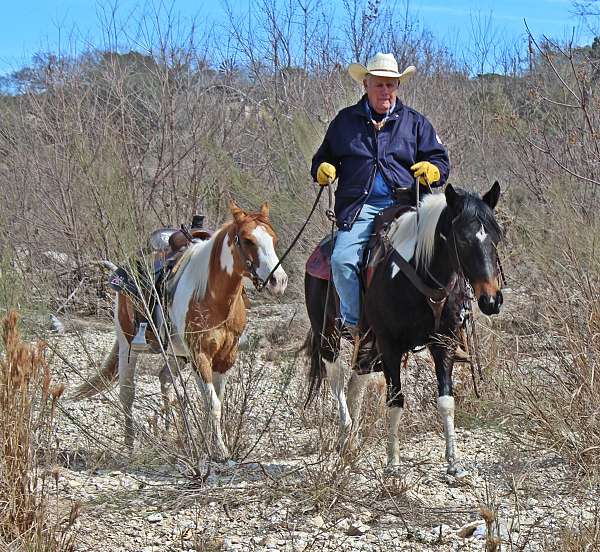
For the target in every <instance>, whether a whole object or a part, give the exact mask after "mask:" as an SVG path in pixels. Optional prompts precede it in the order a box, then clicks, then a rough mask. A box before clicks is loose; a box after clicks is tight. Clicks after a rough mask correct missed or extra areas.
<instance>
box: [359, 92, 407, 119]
mask: <svg viewBox="0 0 600 552" xmlns="http://www.w3.org/2000/svg"><path fill="white" fill-rule="evenodd" d="M366 101H367V95H366V94H363V96H362V98H361V99H360V100H358V102H356V103H355V104H354V105H353V106H352V113H353V114H354V115H359V116H360V117H364V118H365V119H368V118H369V116H368V114H367V110H366V109H365V102H366ZM403 108H404V104H403V103H402V102H401V101H400V100H399V99H398V98H396V105H395V106H394V109H393V110H392V112H391V113H390V116H389V119H396V118H397V116H398V113H399V112H400V111H402V109H403Z"/></svg>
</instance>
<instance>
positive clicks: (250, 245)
mask: <svg viewBox="0 0 600 552" xmlns="http://www.w3.org/2000/svg"><path fill="white" fill-rule="evenodd" d="M242 241H243V242H244V245H245V246H246V247H252V246H253V245H254V242H253V241H252V240H249V239H248V238H244V239H243V240H242Z"/></svg>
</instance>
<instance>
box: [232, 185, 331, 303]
mask: <svg viewBox="0 0 600 552" xmlns="http://www.w3.org/2000/svg"><path fill="white" fill-rule="evenodd" d="M323 188H324V186H321V187H320V189H319V193H318V194H317V197H316V198H315V201H314V203H313V205H312V208H311V210H310V213H308V217H306V220H305V221H304V224H303V225H302V228H300V231H299V232H298V234H296V237H295V238H294V239H293V240H292V243H291V244H290V245H289V246H288V248H287V249H286V250H285V252H284V254H283V255H282V256H281V257H279V261H278V262H277V264H276V265H275V267H274V268H273V269H272V270H271V272H269V274H268V275H267V277H266V278H265V279H264V280H263V279H262V278H261V277H260V276H259V275H258V274H257V272H256V267H255V266H254V263H253V262H252V261H251V260H250V259H248V257H247V256H246V254H245V253H244V250H243V249H242V246H241V244H240V239H239V236H238V235H237V234H236V236H235V237H236V244H237V246H238V248H239V250H240V252H241V253H242V257H243V258H244V261H245V263H246V268H247V269H248V271H249V272H250V274H251V275H252V283H253V284H254V287H255V288H256V290H257V291H262V290H263V289H264V288H265V286H266V285H267V284H268V283H269V280H270V279H271V276H273V274H274V273H275V271H276V270H277V269H278V268H279V267H280V266H281V263H282V262H283V260H284V259H285V258H286V257H287V256H288V254H289V252H290V251H291V250H292V249H293V248H294V246H295V245H296V242H297V241H298V240H299V239H300V236H301V235H302V233H303V232H304V229H305V228H306V225H307V224H308V222H309V221H310V219H311V217H312V216H313V213H314V212H315V210H316V208H317V205H318V204H319V200H320V199H321V194H322V193H323Z"/></svg>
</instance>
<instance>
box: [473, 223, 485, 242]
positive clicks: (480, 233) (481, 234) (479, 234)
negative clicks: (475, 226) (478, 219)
mask: <svg viewBox="0 0 600 552" xmlns="http://www.w3.org/2000/svg"><path fill="white" fill-rule="evenodd" d="M475 237H476V238H477V239H478V240H479V241H480V242H481V243H483V242H484V241H485V238H487V232H486V231H485V228H484V227H483V224H482V225H481V228H480V229H479V230H478V232H477V234H475Z"/></svg>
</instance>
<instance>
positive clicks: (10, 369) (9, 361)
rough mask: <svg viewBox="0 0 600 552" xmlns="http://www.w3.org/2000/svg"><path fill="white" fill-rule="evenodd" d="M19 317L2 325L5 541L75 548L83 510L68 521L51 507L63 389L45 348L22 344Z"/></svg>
mask: <svg viewBox="0 0 600 552" xmlns="http://www.w3.org/2000/svg"><path fill="white" fill-rule="evenodd" d="M17 319H18V317H17V314H16V311H11V312H9V314H8V315H7V317H6V318H5V319H4V321H3V343H4V349H5V353H4V356H3V358H2V359H1V360H0V443H1V446H2V450H1V456H0V537H1V538H2V540H3V541H4V542H6V543H18V545H19V546H21V547H23V548H27V550H39V551H40V552H41V551H68V550H74V549H75V548H74V547H75V537H76V534H75V533H74V532H73V525H74V523H75V521H76V520H77V517H78V515H79V505H78V504H77V503H73V504H72V505H71V507H70V512H68V513H67V516H66V518H64V519H63V515H64V512H63V511H60V510H59V505H58V504H54V503H51V502H50V497H49V495H50V492H51V489H52V486H53V482H58V477H59V473H58V471H57V470H54V471H50V470H49V469H48V468H47V465H48V462H50V461H51V460H52V455H51V452H52V449H51V446H52V432H53V428H54V425H55V415H56V406H57V401H58V400H59V398H60V396H61V395H62V393H63V390H64V385H62V384H59V385H54V384H53V382H52V376H51V373H50V369H49V367H48V363H47V361H46V359H45V355H44V348H45V346H44V344H43V343H38V344H37V345H30V344H27V343H24V342H23V341H22V340H21V337H20V335H19V331H18V329H17Z"/></svg>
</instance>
